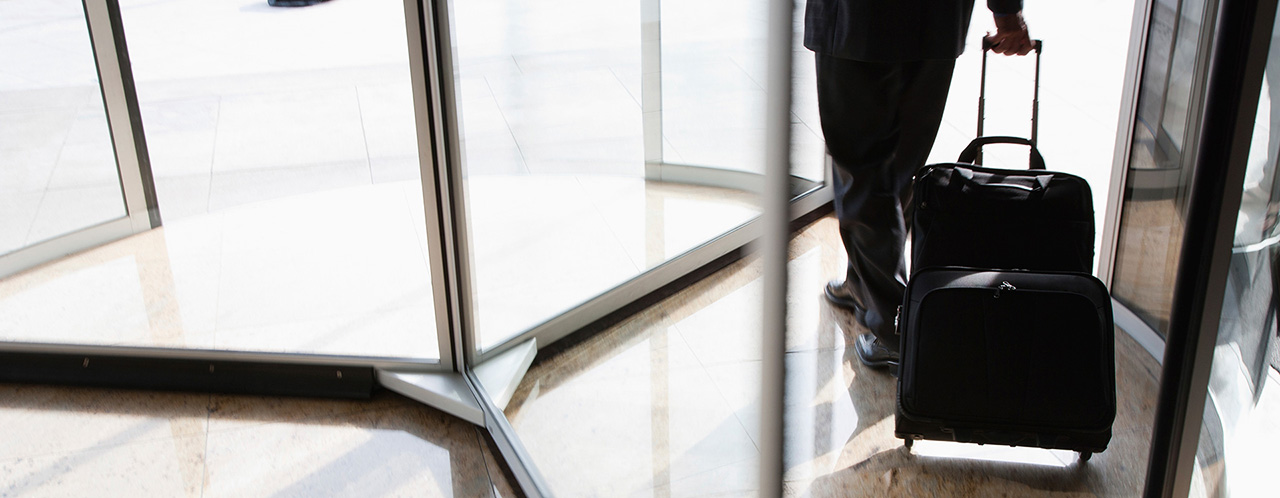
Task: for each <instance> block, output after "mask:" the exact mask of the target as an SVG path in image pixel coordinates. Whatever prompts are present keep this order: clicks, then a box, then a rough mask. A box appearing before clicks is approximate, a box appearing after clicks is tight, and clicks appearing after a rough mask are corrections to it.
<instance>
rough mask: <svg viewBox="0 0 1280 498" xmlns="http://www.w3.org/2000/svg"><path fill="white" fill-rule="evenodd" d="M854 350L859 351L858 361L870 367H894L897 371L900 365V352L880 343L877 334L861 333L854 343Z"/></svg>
mask: <svg viewBox="0 0 1280 498" xmlns="http://www.w3.org/2000/svg"><path fill="white" fill-rule="evenodd" d="M853 350H854V352H856V353H858V361H861V362H862V364H863V365H866V366H869V367H892V368H893V369H894V370H895V371H896V369H897V367H898V359H899V356H898V352H897V351H894V350H892V349H889V348H887V347H885V345H884V344H880V340H879V339H878V338H877V337H876V336H875V334H870V333H868V334H861V335H859V336H858V339H857V340H855V341H854V344H853Z"/></svg>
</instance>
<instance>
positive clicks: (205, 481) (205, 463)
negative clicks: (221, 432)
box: [200, 394, 215, 498]
mask: <svg viewBox="0 0 1280 498" xmlns="http://www.w3.org/2000/svg"><path fill="white" fill-rule="evenodd" d="M214 396H215V395H213V394H210V395H209V397H208V398H207V401H205V414H204V454H203V455H202V456H201V460H200V462H201V469H200V496H201V498H203V497H204V491H205V490H206V489H208V488H209V429H210V428H211V427H212V424H211V423H210V421H211V420H212V419H213V398H214Z"/></svg>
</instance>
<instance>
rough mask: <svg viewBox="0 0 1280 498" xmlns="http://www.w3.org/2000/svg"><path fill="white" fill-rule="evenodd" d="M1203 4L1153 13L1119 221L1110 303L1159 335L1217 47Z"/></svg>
mask: <svg viewBox="0 0 1280 498" xmlns="http://www.w3.org/2000/svg"><path fill="white" fill-rule="evenodd" d="M1210 10H1211V9H1209V8H1207V6H1206V4H1205V2H1203V1H1201V0H1181V1H1179V0H1157V1H1156V2H1155V3H1154V4H1153V6H1152V14H1151V28H1150V31H1149V34H1148V40H1147V49H1146V54H1147V55H1146V66H1145V67H1144V71H1143V74H1142V80H1141V86H1140V90H1139V94H1138V115H1137V119H1136V120H1135V122H1134V128H1133V136H1132V142H1131V146H1130V150H1131V152H1130V157H1129V161H1128V168H1129V171H1128V176H1127V179H1126V183H1127V184H1126V185H1125V187H1124V188H1125V191H1124V201H1123V204H1122V206H1123V207H1122V211H1121V214H1120V228H1119V239H1118V244H1117V247H1116V253H1115V265H1114V271H1113V276H1112V281H1111V290H1112V295H1113V296H1115V298H1116V299H1118V300H1120V302H1122V303H1124V304H1125V306H1126V307H1128V308H1129V309H1130V310H1132V311H1133V312H1134V313H1136V314H1137V315H1138V316H1139V317H1141V318H1142V319H1143V320H1144V321H1145V322H1146V323H1147V324H1148V325H1149V326H1151V327H1152V328H1153V329H1154V330H1156V331H1157V333H1159V334H1161V335H1163V334H1164V333H1165V331H1166V330H1167V328H1168V323H1169V314H1170V312H1171V310H1170V307H1171V306H1172V302H1173V295H1172V292H1173V288H1174V285H1173V282H1174V278H1175V276H1176V275H1175V274H1176V270H1177V265H1178V261H1179V251H1180V248H1181V246H1182V239H1183V237H1184V230H1183V227H1182V221H1181V220H1182V218H1183V215H1184V214H1185V210H1186V206H1187V194H1188V192H1189V187H1190V185H1189V184H1190V181H1191V176H1192V171H1191V169H1192V164H1193V162H1194V159H1195V151H1193V150H1189V149H1188V147H1187V146H1186V144H1194V143H1195V142H1196V138H1195V136H1194V135H1195V133H1196V129H1195V127H1193V126H1190V123H1194V122H1197V121H1198V108H1199V106H1200V104H1199V96H1198V95H1199V94H1200V92H1201V89H1200V88H1199V85H1200V83H1198V82H1201V81H1203V80H1204V78H1203V71H1204V70H1205V68H1206V61H1207V54H1206V53H1205V50H1206V48H1205V47H1206V46H1207V44H1208V42H1209V40H1210V39H1211V36H1209V33H1208V32H1209V31H1210V30H1211V26H1208V25H1207V24H1206V23H1205V22H1204V19H1208V18H1209V17H1207V16H1210V15H1212V14H1213V13H1212V12H1210Z"/></svg>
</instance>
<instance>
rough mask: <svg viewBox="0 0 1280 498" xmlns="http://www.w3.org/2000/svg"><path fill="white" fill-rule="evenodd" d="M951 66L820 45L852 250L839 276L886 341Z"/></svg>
mask: <svg viewBox="0 0 1280 498" xmlns="http://www.w3.org/2000/svg"><path fill="white" fill-rule="evenodd" d="M954 68H955V61H954V60H926V61H912V62H895V63H880V62H862V61H855V60H850V59H841V58H837V57H831V56H827V55H824V54H821V53H819V54H817V70H818V111H819V115H820V116H821V119H822V133H823V136H824V137H825V139H826V143H827V151H828V152H829V153H830V154H831V158H832V159H833V160H834V161H833V162H834V166H833V167H832V173H833V176H834V179H835V185H834V186H835V212H836V218H837V219H839V221H840V237H841V239H842V240H843V242H844V247H845V251H846V252H847V253H848V255H849V267H848V270H847V272H846V280H845V285H847V286H849V287H848V290H849V291H850V293H851V294H852V295H853V297H854V299H855V300H857V301H858V302H859V304H860V305H861V307H862V308H863V309H865V310H866V312H865V314H863V316H862V322H863V324H864V325H866V326H867V328H869V329H870V330H871V332H873V333H875V334H876V336H877V337H878V338H879V339H880V341H879V342H880V343H881V344H884V345H885V346H887V347H889V348H890V349H893V350H897V348H898V337H897V335H895V333H894V330H893V320H894V316H895V314H896V312H897V308H898V305H900V304H902V295H903V291H904V290H905V288H906V280H907V272H906V255H905V254H904V246H905V244H906V239H907V230H908V228H909V227H910V226H911V224H910V219H911V218H910V216H911V214H910V212H909V211H910V210H909V209H908V208H909V206H910V203H911V177H912V175H914V174H915V172H916V170H918V169H919V168H920V167H921V166H923V165H924V162H925V160H927V159H928V156H929V150H930V149H931V148H932V147H933V141H934V138H936V137H937V135H938V126H939V125H940V124H941V122H942V111H943V108H944V107H945V106H946V102H947V91H948V89H950V87H951V72H952V70H953V69H954Z"/></svg>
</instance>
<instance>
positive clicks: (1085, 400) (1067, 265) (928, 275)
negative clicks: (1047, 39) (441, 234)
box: [894, 42, 1116, 459]
mask: <svg viewBox="0 0 1280 498" xmlns="http://www.w3.org/2000/svg"><path fill="white" fill-rule="evenodd" d="M1040 47H1041V45H1040V43H1039V42H1037V43H1036V57H1037V66H1038V65H1039V54H1040ZM987 48H989V47H985V46H984V51H983V78H984V80H985V66H986V50H987ZM1038 72H1039V71H1037V79H1038ZM1036 84H1037V86H1038V85H1039V83H1038V81H1037V83H1036ZM984 87H985V82H984ZM984 94H985V90H984ZM980 98H981V97H980ZM980 102H981V100H980ZM979 107H980V109H981V107H983V106H982V104H981V103H980V104H979ZM1033 108H1034V107H1033ZM1033 112H1034V111H1033ZM981 120H982V116H981V112H980V113H979V123H981ZM1035 123H1036V117H1033V119H1032V130H1033V132H1032V136H1033V137H1034V136H1035V132H1034V130H1035V126H1036V125H1035ZM979 134H981V125H980V126H979ZM990 143H1016V144H1023V145H1028V146H1030V147H1031V152H1030V163H1031V170H1005V169H994V168H984V167H981V166H977V165H974V164H971V162H977V161H978V160H979V159H978V155H979V153H980V150H981V147H982V146H983V145H987V144H990ZM959 161H960V162H959V163H949V164H935V165H930V166H926V167H924V168H922V169H921V170H920V172H919V173H917V175H916V178H915V184H914V186H913V199H912V206H913V211H914V221H913V225H912V246H913V247H912V275H911V279H910V281H909V282H908V284H907V289H906V295H905V297H904V300H903V305H902V307H901V308H900V310H899V316H898V323H897V326H898V328H897V330H898V333H899V334H900V339H901V342H900V349H899V351H900V353H901V361H900V364H899V378H898V403H897V410H896V412H897V413H896V417H895V431H894V432H895V434H896V435H897V437H899V438H903V439H904V440H905V444H906V445H907V446H908V447H910V446H911V444H912V442H913V441H914V440H916V439H931V440H946V441H959V442H971V443H979V444H1002V445H1013V446H1035V447H1042V448H1056V449H1068V450H1074V451H1079V452H1080V455H1081V458H1082V459H1088V458H1089V456H1090V455H1092V454H1093V453H1095V452H1100V451H1103V450H1105V449H1106V447H1107V444H1108V443H1109V441H1110V439H1111V424H1112V422H1113V420H1114V418H1115V411H1116V403H1115V374H1114V370H1115V366H1114V365H1115V353H1114V324H1113V321H1112V313H1111V300H1110V295H1109V293H1108V291H1107V289H1106V286H1105V285H1104V284H1103V283H1102V282H1100V281H1099V280H1098V279H1097V278H1094V277H1093V276H1092V275H1091V271H1092V268H1093V237H1094V223H1093V201H1092V193H1091V192H1090V190H1089V186H1088V184H1087V183H1086V182H1085V181H1084V180H1083V179H1081V178H1079V177H1076V176H1074V175H1069V174H1065V173H1052V172H1047V171H1045V170H1044V159H1043V157H1041V155H1040V153H1039V151H1038V150H1037V149H1036V148H1035V142H1034V140H1027V139H1021V138H1015V137H982V136H980V137H979V138H977V139H975V140H974V141H973V143H971V144H970V145H969V147H968V148H966V149H965V151H964V152H963V153H962V154H961V156H960V159H959Z"/></svg>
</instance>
